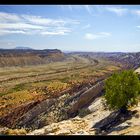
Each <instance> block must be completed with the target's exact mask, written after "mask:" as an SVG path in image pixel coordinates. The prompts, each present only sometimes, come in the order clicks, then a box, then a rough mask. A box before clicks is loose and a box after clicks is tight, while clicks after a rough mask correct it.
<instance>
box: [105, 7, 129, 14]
mask: <svg viewBox="0 0 140 140" xmlns="http://www.w3.org/2000/svg"><path fill="white" fill-rule="evenodd" d="M106 10H108V11H110V12H113V13H115V14H117V15H118V16H123V15H124V14H126V13H127V12H128V9H126V8H121V7H112V6H108V7H106Z"/></svg>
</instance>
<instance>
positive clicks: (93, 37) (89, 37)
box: [85, 32, 111, 40]
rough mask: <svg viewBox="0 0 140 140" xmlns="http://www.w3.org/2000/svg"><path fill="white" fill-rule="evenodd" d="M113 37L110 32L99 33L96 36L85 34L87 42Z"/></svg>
mask: <svg viewBox="0 0 140 140" xmlns="http://www.w3.org/2000/svg"><path fill="white" fill-rule="evenodd" d="M109 36H111V33H108V32H99V33H96V34H92V33H86V34H85V39H87V40H95V39H99V38H106V37H109Z"/></svg>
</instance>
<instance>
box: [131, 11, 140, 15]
mask: <svg viewBox="0 0 140 140" xmlns="http://www.w3.org/2000/svg"><path fill="white" fill-rule="evenodd" d="M132 13H133V14H135V15H137V16H140V10H133V11H132Z"/></svg>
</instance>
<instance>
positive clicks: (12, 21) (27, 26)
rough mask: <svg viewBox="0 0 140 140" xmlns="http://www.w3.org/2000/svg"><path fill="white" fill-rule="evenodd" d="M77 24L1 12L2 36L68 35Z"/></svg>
mask: <svg viewBox="0 0 140 140" xmlns="http://www.w3.org/2000/svg"><path fill="white" fill-rule="evenodd" d="M77 24H80V22H79V21H77V20H73V19H60V18H59V19H52V18H44V17H41V16H34V15H18V14H11V13H5V12H0V35H7V34H28V35H29V34H30V35H31V34H38V35H42V34H44V35H45V34H46V35H66V34H68V33H70V32H71V29H70V26H72V25H77Z"/></svg>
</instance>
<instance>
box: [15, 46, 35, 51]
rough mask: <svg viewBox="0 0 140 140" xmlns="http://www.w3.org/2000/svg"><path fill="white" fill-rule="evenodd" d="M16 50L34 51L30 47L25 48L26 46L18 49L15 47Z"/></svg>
mask: <svg viewBox="0 0 140 140" xmlns="http://www.w3.org/2000/svg"><path fill="white" fill-rule="evenodd" d="M14 49H16V50H33V49H32V48H30V47H24V46H18V47H15V48H14Z"/></svg>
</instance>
